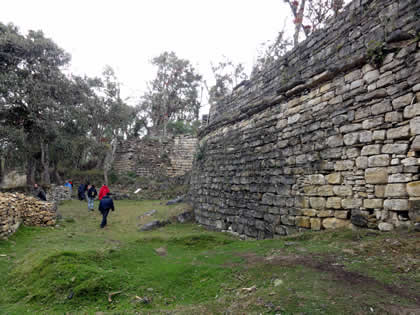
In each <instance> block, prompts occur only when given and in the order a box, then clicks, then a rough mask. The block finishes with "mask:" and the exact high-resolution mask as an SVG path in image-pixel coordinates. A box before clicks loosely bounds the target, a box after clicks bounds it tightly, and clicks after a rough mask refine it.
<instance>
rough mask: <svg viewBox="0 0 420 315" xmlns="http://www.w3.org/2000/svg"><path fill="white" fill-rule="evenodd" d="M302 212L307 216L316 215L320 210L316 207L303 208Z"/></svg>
mask: <svg viewBox="0 0 420 315" xmlns="http://www.w3.org/2000/svg"><path fill="white" fill-rule="evenodd" d="M302 214H303V215H304V216H307V217H316V216H317V214H318V211H317V210H315V209H303V210H302Z"/></svg>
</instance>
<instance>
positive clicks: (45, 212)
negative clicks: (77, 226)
mask: <svg viewBox="0 0 420 315" xmlns="http://www.w3.org/2000/svg"><path fill="white" fill-rule="evenodd" d="M56 217H57V206H56V204H55V203H51V202H46V201H41V200H38V199H36V198H34V197H28V196H25V195H23V194H19V193H15V194H13V193H0V239H1V238H7V237H8V236H10V235H11V234H13V233H14V232H16V230H17V229H18V228H19V226H20V224H24V225H27V226H53V225H55V223H56Z"/></svg>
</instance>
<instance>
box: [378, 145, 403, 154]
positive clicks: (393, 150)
mask: <svg viewBox="0 0 420 315" xmlns="http://www.w3.org/2000/svg"><path fill="white" fill-rule="evenodd" d="M407 150H408V144H407V143H392V144H385V145H384V146H383V147H382V153H387V154H406V153H407Z"/></svg>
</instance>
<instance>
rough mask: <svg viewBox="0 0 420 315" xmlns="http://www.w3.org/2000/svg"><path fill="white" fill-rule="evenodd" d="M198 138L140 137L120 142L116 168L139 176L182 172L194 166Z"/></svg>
mask: <svg viewBox="0 0 420 315" xmlns="http://www.w3.org/2000/svg"><path fill="white" fill-rule="evenodd" d="M196 146H197V138H194V137H190V136H177V137H174V138H166V139H163V140H160V141H159V140H157V139H136V140H129V141H124V142H122V143H120V144H119V146H118V148H117V152H116V158H115V161H114V163H113V170H114V171H115V172H116V173H117V174H124V173H130V172H132V173H135V174H136V175H137V176H142V177H153V176H156V175H163V176H168V177H176V176H182V175H184V174H185V173H187V172H188V171H190V170H191V168H192V163H193V156H194V152H195V149H196Z"/></svg>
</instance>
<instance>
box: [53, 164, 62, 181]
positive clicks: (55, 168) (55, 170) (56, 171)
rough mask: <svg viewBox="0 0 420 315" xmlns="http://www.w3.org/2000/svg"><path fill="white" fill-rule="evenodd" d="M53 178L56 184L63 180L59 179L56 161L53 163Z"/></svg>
mask: <svg viewBox="0 0 420 315" xmlns="http://www.w3.org/2000/svg"><path fill="white" fill-rule="evenodd" d="M53 165H54V171H53V174H54V179H55V182H56V184H57V185H61V184H63V180H62V179H61V176H60V173H59V172H58V168H57V163H54V164H53Z"/></svg>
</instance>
